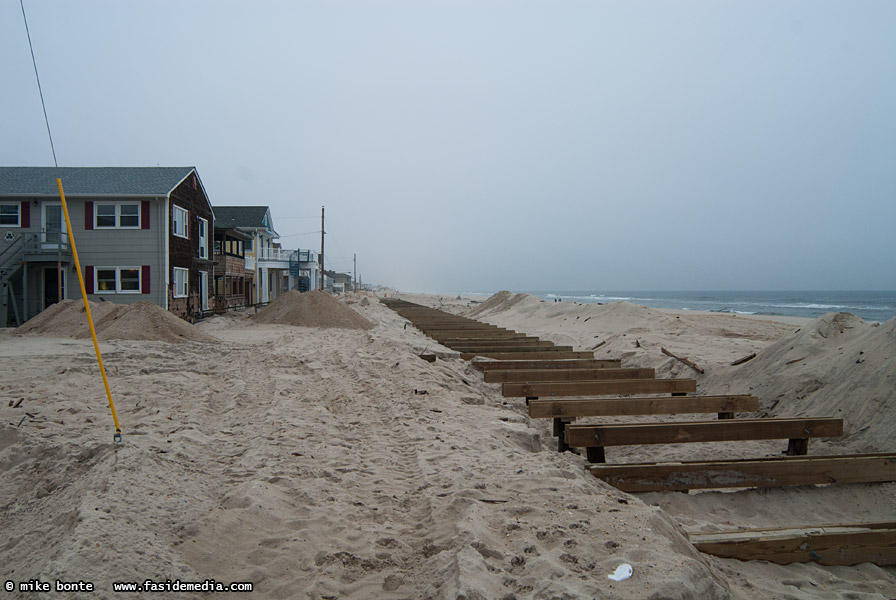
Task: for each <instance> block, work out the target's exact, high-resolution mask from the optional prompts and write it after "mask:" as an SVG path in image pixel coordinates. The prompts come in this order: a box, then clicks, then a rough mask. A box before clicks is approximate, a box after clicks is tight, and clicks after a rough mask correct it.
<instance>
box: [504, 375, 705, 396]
mask: <svg viewBox="0 0 896 600" xmlns="http://www.w3.org/2000/svg"><path fill="white" fill-rule="evenodd" d="M696 391H697V382H696V381H694V380H693V379H610V380H606V381H578V382H548V383H505V384H503V385H502V388H501V394H502V395H503V396H504V397H505V398H519V397H524V398H553V397H557V396H610V395H612V396H618V395H620V394H672V393H681V392H685V393H687V392H696Z"/></svg>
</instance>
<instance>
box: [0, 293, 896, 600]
mask: <svg viewBox="0 0 896 600" xmlns="http://www.w3.org/2000/svg"><path fill="white" fill-rule="evenodd" d="M387 293H388V294H389V296H390V297H391V296H397V297H399V298H403V299H407V300H410V301H412V302H417V303H420V304H424V305H427V306H433V307H437V308H440V309H442V310H446V311H449V312H452V313H455V314H462V315H466V316H470V317H473V318H476V319H479V320H482V321H486V322H489V323H494V324H497V325H500V326H503V327H509V328H513V329H516V330H518V331H524V332H526V333H528V334H530V335H534V336H539V337H541V338H544V339H548V340H551V341H553V342H555V343H558V344H569V345H572V346H574V347H575V348H576V349H578V350H587V351H592V350H593V351H594V352H595V356H596V357H597V358H617V359H621V360H622V362H623V365H624V366H627V367H635V366H643V367H652V368H655V369H656V372H657V377H694V378H696V379H697V381H698V390H699V392H700V393H716V392H718V393H721V392H732V393H750V394H754V395H756V396H758V397H759V398H760V411H759V413H758V414H757V415H756V416H760V415H762V416H766V415H769V416H795V415H804V414H816V415H828V416H842V417H843V418H844V421H845V435H844V436H843V437H842V438H838V439H824V440H813V441H812V442H811V445H810V453H811V454H837V453H840V454H842V453H847V452H850V453H851V452H883V451H889V452H892V451H896V441H894V437H893V434H892V432H893V429H894V426H896V394H894V392H893V390H894V389H896V320H893V321H890V322H888V323H884V324H876V325H875V324H869V323H865V322H864V321H862V320H861V319H858V318H856V317H853V316H851V315H843V314H837V315H827V316H825V317H822V318H820V319H817V320H809V319H802V320H800V319H794V318H786V319H756V318H746V317H741V316H735V315H727V314H718V313H696V312H693V311H678V312H675V311H665V310H659V309H651V308H645V307H641V306H636V305H633V304H628V303H625V302H617V303H611V304H606V305H581V304H575V303H550V302H544V301H541V300H538V299H537V298H534V297H532V296H526V295H515V294H509V293H504V292H502V293H500V294H498V295H496V296H494V297H492V298H491V299H489V300H487V301H485V302H483V301H481V300H482V299H481V298H478V299H472V298H469V297H462V296H456V295H453V296H448V295H444V296H438V295H421V294H401V293H397V292H392V291H389V292H387ZM306 296H307V295H306ZM314 301H315V302H316V303H317V304H315V305H314V314H315V315H317V316H318V317H319V318H316V320H314V321H313V322H311V321H309V317H308V312H307V311H308V310H309V307H310V305H307V306H306V305H305V304H304V303H306V302H308V301H307V300H306V299H295V298H292V297H291V298H287V299H285V300H284V302H283V303H282V304H281V305H280V306H279V307H275V306H274V305H272V306H270V307H268V308H267V309H265V310H264V311H262V313H264V312H265V311H271V312H270V313H269V314H268V315H263V314H262V313H259V315H258V316H257V317H256V316H254V315H247V314H240V313H237V314H228V315H222V316H216V317H213V318H210V319H207V320H205V321H202V322H200V323H198V324H196V325H195V326H192V327H189V329H186V330H183V331H181V330H177V333H176V334H174V335H172V334H171V332H170V330H169V327H175V325H174V324H173V323H171V322H170V321H169V320H167V319H166V318H165V317H167V315H164V316H162V317H159V316H158V315H155V314H150V313H151V311H149V309H146V311H147V313H146V314H143V313H134V314H131V315H129V316H126V317H123V316H122V315H118V314H117V313H114V312H110V313H109V314H108V315H105V317H106V318H107V326H108V329H105V328H104V331H105V332H106V333H101V335H100V339H101V343H100V348H101V350H102V352H103V358H104V360H105V363H106V367H107V371H108V375H109V383H110V387H111V390H112V395H113V399H114V401H115V403H116V407H117V410H118V415H119V419H120V421H121V425H122V432H123V441H122V443H120V444H115V443H113V441H112V434H113V432H114V427H113V425H112V418H111V416H110V413H109V408H108V405H107V400H106V396H105V392H104V389H103V385H102V381H101V379H100V377H99V374H98V370H97V366H96V359H95V357H94V354H93V346H92V343H91V341H90V339H89V337H85V332H86V326H84V325H83V324H82V323H77V322H74V321H77V319H75V320H74V321H72V320H64V319H62V318H61V317H60V320H59V323H54V322H53V321H52V320H48V321H47V322H46V323H43V324H40V323H39V324H38V325H40V326H41V328H40V329H39V328H37V327H32V328H30V329H28V328H27V327H25V326H23V327H24V328H23V329H22V330H21V331H16V330H2V332H0V357H2V361H3V365H4V368H3V370H2V374H0V411H2V414H0V423H2V428H0V470H2V473H3V482H4V485H3V486H2V487H0V504H2V506H3V513H2V516H0V530H2V531H3V532H4V535H3V541H2V544H0V564H2V565H3V567H2V570H3V575H4V580H9V581H13V582H16V583H17V582H21V581H29V580H34V579H37V580H40V581H42V582H54V581H56V580H61V581H70V582H77V581H84V582H91V583H92V584H94V586H95V591H94V592H92V593H84V594H83V596H78V597H91V598H112V597H116V596H118V594H116V593H114V592H113V591H112V590H113V584H114V583H116V582H136V583H141V584H142V583H144V581H145V580H152V581H154V582H160V583H164V582H165V581H167V580H170V581H172V582H173V581H175V580H180V581H181V582H187V581H189V582H203V581H206V580H210V579H214V580H215V581H216V582H220V583H224V584H229V583H231V582H251V583H252V586H253V590H252V594H250V596H251V597H259V598H313V599H329V598H357V599H361V598H395V599H400V598H409V599H411V598H450V599H455V598H464V599H466V600H473V599H491V598H501V599H511V598H520V599H522V598H545V599H547V598H567V599H572V598H625V599H644V598H650V599H657V600H658V599H661V598H680V599H684V598H695V599H696V598H700V599H705V598H720V599H721V598H733V599H743V600H747V599H750V600H756V599H773V598H775V599H784V598H788V599H793V598H796V599H814V598H830V599H835V598H836V599H847V598H861V599H881V600H883V599H891V598H894V597H896V569H894V568H893V567H878V566H875V565H873V564H869V563H864V564H861V565H858V566H853V567H824V566H820V565H817V564H811V563H810V564H794V565H786V566H781V565H775V564H771V563H766V562H758V561H756V562H740V561H736V560H726V559H719V558H715V557H712V556H709V555H704V554H701V553H699V552H697V551H696V550H695V549H694V547H693V546H692V545H691V544H690V543H689V541H688V538H687V532H699V531H720V530H730V529H737V528H741V527H750V528H753V527H777V526H784V525H797V524H799V525H817V524H824V523H836V522H845V521H848V522H857V521H896V484H894V483H886V484H854V485H842V486H807V487H799V488H780V489H749V490H738V491H723V492H702V493H697V492H691V493H689V494H682V493H679V492H665V493H646V494H636V495H635V494H626V493H622V492H620V491H618V490H616V489H615V488H612V487H610V486H609V485H607V484H605V483H603V482H602V481H600V480H598V479H596V478H594V477H592V476H591V475H590V474H587V473H586V472H585V471H584V468H583V467H584V459H583V458H582V457H581V456H579V455H577V454H574V453H564V454H560V453H558V452H556V450H555V441H554V438H553V437H552V436H551V431H550V423H549V420H540V421H538V420H531V419H530V418H529V417H528V416H527V413H526V410H525V404H524V402H523V400H522V399H505V398H502V397H501V393H500V387H499V386H498V385H495V384H486V383H484V382H483V378H482V374H481V372H480V371H479V370H477V369H476V368H474V367H473V366H471V364H470V363H468V362H466V361H463V360H461V359H460V358H459V357H458V354H457V353H456V352H454V351H452V350H450V349H448V348H445V347H443V346H440V345H438V344H437V343H436V342H435V341H433V340H432V339H429V338H427V337H425V336H424V335H423V334H422V333H420V332H419V331H417V330H416V329H414V327H413V326H411V325H410V324H409V323H408V322H407V321H406V320H405V319H403V318H402V317H400V316H399V315H398V314H396V313H395V312H393V311H392V310H390V309H389V308H387V307H386V306H384V305H383V304H381V303H380V302H379V301H378V299H377V298H376V297H374V296H372V295H348V296H346V297H344V298H341V299H338V300H337V299H333V298H320V297H316V299H315V300H314ZM290 302H291V303H293V304H289V303H290ZM293 305H294V306H293ZM274 309H276V310H274ZM73 310H74V309H73ZM303 311H304V312H303ZM685 313H686V314H685ZM51 316H52V315H51ZM140 318H145V320H143V321H141V320H140ZM63 323H64V326H61V325H60V326H55V325H59V324H63ZM146 323H149V324H148V325H147V324H146ZM181 323H183V322H181ZM128 324H130V326H127V325H128ZM27 325H28V324H26V326H27ZM178 327H179V325H178ZM79 328H81V329H79ZM26 330H27V332H26ZM661 348H666V349H668V350H670V351H672V352H674V353H675V354H677V355H680V356H687V357H688V358H689V360H691V361H693V362H695V363H696V364H698V365H699V366H700V367H702V368H703V369H704V370H705V373H704V374H699V373H697V372H696V371H694V370H693V369H692V368H691V367H689V366H687V365H686V364H684V363H682V362H680V361H678V360H675V359H674V358H670V357H668V356H666V355H664V354H662V352H661ZM421 353H432V354H435V355H436V356H437V360H436V361H435V362H434V363H430V362H426V361H424V360H421V359H420V357H419V355H420V354H421ZM752 353H756V354H757V356H756V357H755V358H754V359H752V360H750V361H748V362H746V363H744V364H742V365H739V366H736V367H732V366H730V363H732V362H734V361H736V360H737V359H740V358H743V357H745V356H747V355H749V354H752ZM781 450H782V447H781V441H780V440H779V441H771V442H749V443H742V444H737V445H733V444H688V445H680V446H669V447H659V448H658V447H651V448H649V449H644V448H638V447H620V448H618V449H613V452H612V453H608V460H609V462H635V461H648V460H664V459H674V460H696V459H701V458H706V457H707V456H708V455H710V454H711V457H717V456H718V457H722V456H730V457H742V456H744V454H747V455H748V456H750V457H758V456H773V455H780V452H781ZM624 563H625V564H630V565H631V566H632V569H633V575H632V577H631V578H630V579H627V580H624V581H613V580H610V579H608V577H607V576H608V575H610V574H612V573H613V572H614V570H615V569H616V568H617V567H618V566H619V565H621V564H624ZM70 595H71V594H70ZM7 596H9V597H23V598H24V597H33V594H28V593H9V594H7ZM72 596H73V597H74V595H72ZM130 596H131V597H205V596H204V595H202V594H197V593H194V592H180V593H175V592H167V593H161V594H160V593H150V592H142V593H132V594H130Z"/></svg>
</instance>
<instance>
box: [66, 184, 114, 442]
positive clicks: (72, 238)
mask: <svg viewBox="0 0 896 600" xmlns="http://www.w3.org/2000/svg"><path fill="white" fill-rule="evenodd" d="M56 185H58V186H59V198H60V199H61V200H62V212H63V214H64V215H65V228H66V229H67V230H68V241H69V243H70V244H71V245H72V256H73V257H74V259H75V269H76V270H77V271H78V282H79V283H80V284H81V297H82V298H84V310H85V312H86V313H87V324H88V325H90V337H92V338H93V349H94V350H96V362H98V363H99V365H100V373H101V374H102V376H103V385H105V386H106V396H107V397H108V398H109V408H110V409H111V410H112V419H113V420H114V421H115V435H114V436H112V439H113V440H114V441H116V442H120V441H121V427H120V426H119V425H118V415H117V414H115V403H114V402H112V392H110V391H109V380H108V379H106V367H104V366H103V357H102V355H101V354H100V345H99V344H98V343H97V341H96V330H95V329H94V328H93V317H92V316H90V303H89V302H87V288H85V287H84V276H83V275H82V274H81V263H80V262H79V261H78V249H77V248H76V247H75V236H73V235H72V221H71V219H69V216H68V205H67V204H66V203H65V193H64V192H63V191H62V180H61V179H57V180H56Z"/></svg>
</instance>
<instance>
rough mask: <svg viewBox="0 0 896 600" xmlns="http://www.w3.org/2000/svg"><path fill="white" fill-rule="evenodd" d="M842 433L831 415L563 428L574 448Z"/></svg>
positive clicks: (788, 437)
mask: <svg viewBox="0 0 896 600" xmlns="http://www.w3.org/2000/svg"><path fill="white" fill-rule="evenodd" d="M841 435H843V420H842V419H837V418H834V417H814V418H793V419H723V420H718V421H683V422H677V423H623V424H618V425H606V424H602V425H571V426H569V427H567V428H566V443H568V444H569V445H570V446H572V447H574V448H586V447H596V446H604V447H606V446H628V445H639V444H685V443H692V442H740V441H746V440H778V439H790V438H811V437H839V436H841Z"/></svg>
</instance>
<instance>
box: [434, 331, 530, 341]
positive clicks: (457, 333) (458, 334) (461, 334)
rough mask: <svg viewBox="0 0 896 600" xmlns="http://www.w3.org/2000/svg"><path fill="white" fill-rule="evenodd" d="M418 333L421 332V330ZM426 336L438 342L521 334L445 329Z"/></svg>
mask: <svg viewBox="0 0 896 600" xmlns="http://www.w3.org/2000/svg"><path fill="white" fill-rule="evenodd" d="M420 331H423V330H422V329H421V330H420ZM424 333H426V335H428V336H429V337H431V338H433V339H435V340H438V339H441V338H443V337H467V336H468V337H484V338H513V337H517V336H520V335H523V334H520V333H517V332H516V331H508V330H506V329H477V330H473V329H445V330H442V331H435V332H434V331H425V332H424Z"/></svg>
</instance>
